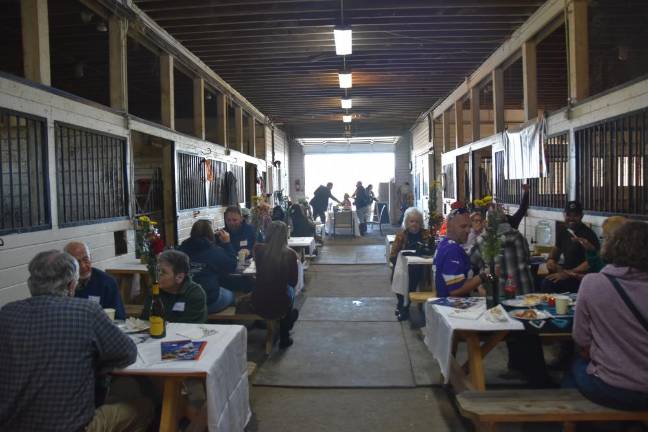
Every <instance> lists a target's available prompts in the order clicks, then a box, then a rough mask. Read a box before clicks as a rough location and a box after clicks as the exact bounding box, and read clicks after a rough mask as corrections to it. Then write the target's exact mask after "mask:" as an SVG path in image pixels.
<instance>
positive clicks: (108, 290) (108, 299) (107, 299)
mask: <svg viewBox="0 0 648 432" xmlns="http://www.w3.org/2000/svg"><path fill="white" fill-rule="evenodd" d="M64 251H65V252H67V253H69V254H70V255H72V256H73V257H74V258H76V260H77V261H78V262H79V284H78V285H77V288H76V291H75V294H74V295H75V296H76V297H81V298H86V299H89V300H91V301H94V302H96V303H99V304H100V305H101V307H102V308H104V309H105V308H112V309H115V319H120V320H123V319H126V312H125V310H124V305H123V303H122V298H121V296H120V294H119V290H118V289H117V282H115V279H113V278H112V277H111V276H109V275H108V274H107V273H106V272H103V271H101V270H99V269H97V268H94V267H92V259H91V257H90V250H88V246H87V245H86V244H85V243H83V242H78V241H73V242H70V243H68V244H67V245H65V248H64Z"/></svg>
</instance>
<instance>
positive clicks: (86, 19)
mask: <svg viewBox="0 0 648 432" xmlns="http://www.w3.org/2000/svg"><path fill="white" fill-rule="evenodd" d="M93 16H94V15H93V13H92V12H88V11H81V22H82V23H83V24H90V21H92V17H93Z"/></svg>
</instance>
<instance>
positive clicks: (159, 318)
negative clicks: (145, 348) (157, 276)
mask: <svg viewBox="0 0 648 432" xmlns="http://www.w3.org/2000/svg"><path fill="white" fill-rule="evenodd" d="M152 291H153V297H152V298H151V309H150V310H149V323H150V324H151V327H150V328H149V333H150V334H151V337H152V338H156V339H160V338H163V337H164V336H166V322H165V320H164V304H163V303H162V299H161V298H160V284H158V283H154V284H153V289H152Z"/></svg>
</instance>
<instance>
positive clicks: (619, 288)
mask: <svg viewBox="0 0 648 432" xmlns="http://www.w3.org/2000/svg"><path fill="white" fill-rule="evenodd" d="M605 277H607V278H608V280H609V281H610V282H611V283H612V286H613V287H614V289H616V291H617V293H619V295H620V296H621V299H622V300H623V302H624V303H625V304H626V306H628V309H630V311H632V314H633V315H634V316H635V318H637V321H639V322H640V323H641V325H642V326H643V328H644V329H646V331H648V321H646V318H644V317H643V315H641V312H639V309H637V306H635V304H634V303H633V302H632V300H630V297H628V293H626V292H625V290H624V289H623V287H622V286H621V284H620V283H619V281H618V280H617V278H615V277H614V276H610V275H607V274H606V275H605Z"/></svg>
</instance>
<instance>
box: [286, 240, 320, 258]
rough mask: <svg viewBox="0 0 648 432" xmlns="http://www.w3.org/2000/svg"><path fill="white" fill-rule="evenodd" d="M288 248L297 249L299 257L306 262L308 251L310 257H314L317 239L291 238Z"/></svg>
mask: <svg viewBox="0 0 648 432" xmlns="http://www.w3.org/2000/svg"><path fill="white" fill-rule="evenodd" d="M288 247H289V248H292V249H297V250H298V251H299V257H300V259H301V261H302V262H304V258H305V252H306V250H307V249H308V255H313V253H314V252H315V247H316V245H315V237H290V238H289V239H288Z"/></svg>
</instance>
